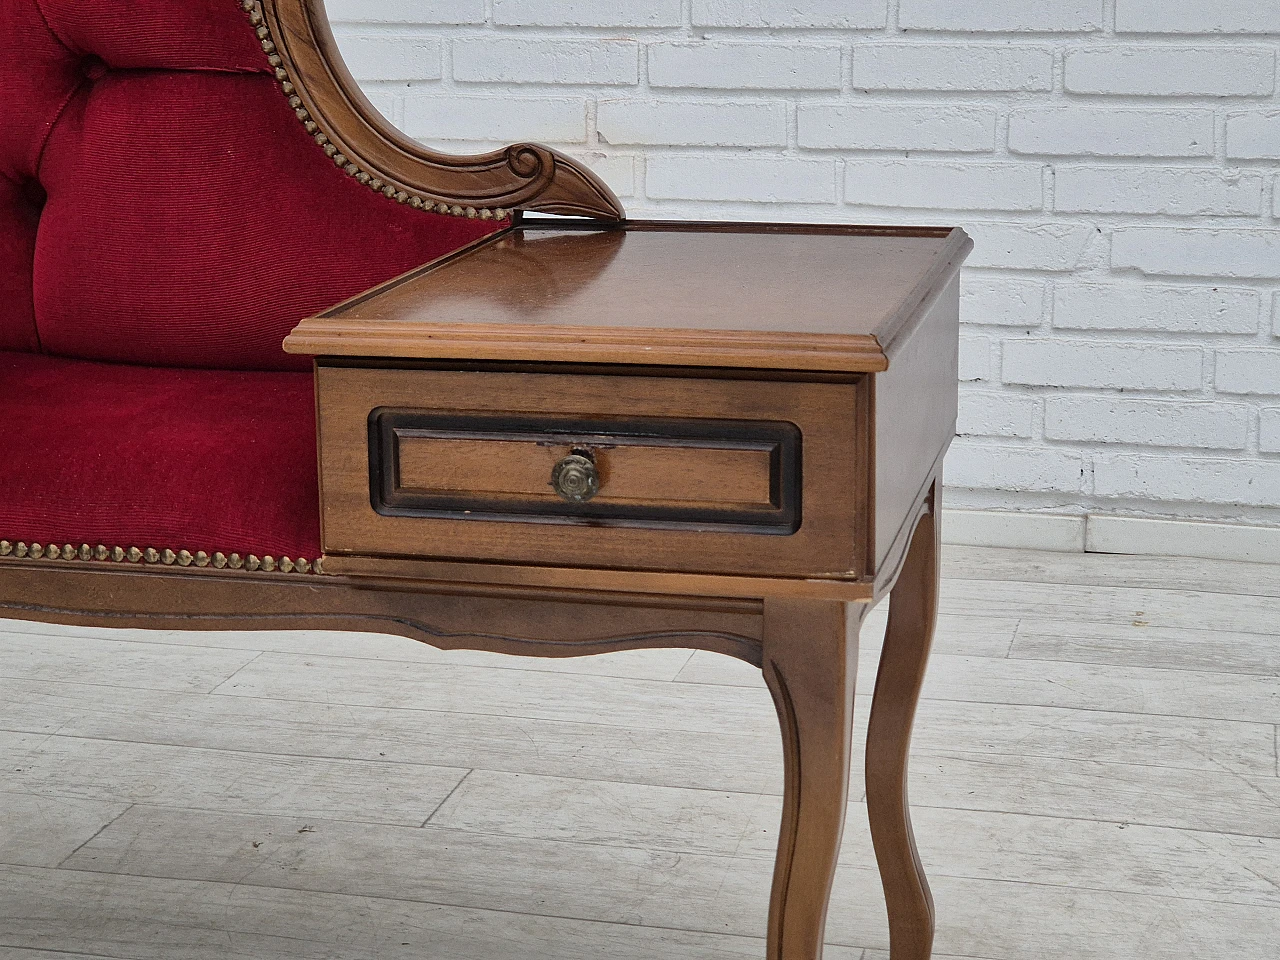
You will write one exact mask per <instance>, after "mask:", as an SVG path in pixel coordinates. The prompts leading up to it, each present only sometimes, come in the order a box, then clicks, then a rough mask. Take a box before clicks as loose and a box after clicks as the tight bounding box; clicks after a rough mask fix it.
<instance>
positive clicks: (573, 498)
mask: <svg viewBox="0 0 1280 960" xmlns="http://www.w3.org/2000/svg"><path fill="white" fill-rule="evenodd" d="M551 486H552V488H554V489H555V492H556V493H557V494H559V495H560V497H561V499H564V500H568V501H569V502H570V503H586V502H587V501H588V500H590V499H591V498H592V497H594V496H595V495H596V494H597V493H599V492H600V476H599V474H597V473H596V465H595V462H594V461H593V460H592V459H591V456H590V454H587V453H585V452H584V451H580V450H575V451H574V452H573V453H571V454H569V456H567V457H565V458H564V459H563V460H561V461H560V462H559V463H557V464H556V465H555V466H554V467H552V468H551Z"/></svg>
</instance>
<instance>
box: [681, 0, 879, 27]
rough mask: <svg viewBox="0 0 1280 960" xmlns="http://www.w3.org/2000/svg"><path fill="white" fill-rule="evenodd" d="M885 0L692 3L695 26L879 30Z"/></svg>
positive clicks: (696, 0) (697, 0) (712, 0)
mask: <svg viewBox="0 0 1280 960" xmlns="http://www.w3.org/2000/svg"><path fill="white" fill-rule="evenodd" d="M888 22H889V5H888V3H887V2H886V0H693V25H694V26H696V27H834V28H840V29H845V30H868V29H879V28H880V27H883V26H885V25H886V24H887V23H888Z"/></svg>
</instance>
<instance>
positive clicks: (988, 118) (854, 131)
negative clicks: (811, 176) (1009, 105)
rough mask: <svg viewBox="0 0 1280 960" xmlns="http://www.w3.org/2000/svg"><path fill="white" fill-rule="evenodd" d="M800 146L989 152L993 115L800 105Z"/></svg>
mask: <svg viewBox="0 0 1280 960" xmlns="http://www.w3.org/2000/svg"><path fill="white" fill-rule="evenodd" d="M797 120H798V124H799V138H800V139H799V143H800V146H801V147H805V148H809V149H819V150H832V149H839V150H924V151H928V150H945V151H955V152H960V153H991V152H992V151H993V150H994V149H995V141H996V112H995V110H991V109H981V108H976V109H975V108H968V107H951V108H950V109H933V108H928V107H922V106H919V105H917V104H912V105H910V106H905V107H904V106H903V105H902V104H897V105H884V106H878V105H870V104H867V103H865V102H859V103H844V104H805V103H802V104H800V106H799V107H798V108H797Z"/></svg>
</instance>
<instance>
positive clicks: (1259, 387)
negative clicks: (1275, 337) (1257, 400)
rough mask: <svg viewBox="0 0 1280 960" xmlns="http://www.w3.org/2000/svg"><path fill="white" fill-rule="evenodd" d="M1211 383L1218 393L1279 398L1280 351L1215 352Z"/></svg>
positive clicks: (1269, 348) (1263, 348)
mask: <svg viewBox="0 0 1280 960" xmlns="http://www.w3.org/2000/svg"><path fill="white" fill-rule="evenodd" d="M1213 382H1214V386H1215V387H1217V390H1218V392H1219V393H1239V394H1260V395H1264V396H1273V397H1280V347H1260V348H1258V349H1256V350H1219V351H1218V355H1217V362H1216V369H1215V371H1214V378H1213Z"/></svg>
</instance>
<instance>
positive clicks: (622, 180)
mask: <svg viewBox="0 0 1280 960" xmlns="http://www.w3.org/2000/svg"><path fill="white" fill-rule="evenodd" d="M573 156H574V158H575V159H577V160H581V161H582V162H583V163H585V164H586V165H587V166H588V167H590V168H591V170H592V172H593V173H595V174H596V175H598V176H599V177H600V178H601V179H603V180H604V182H605V183H607V184H608V185H609V187H610V189H612V190H613V192H614V193H616V194H617V195H618V196H620V197H634V196H635V195H636V158H635V157H630V156H625V155H622V156H619V155H616V154H603V153H595V152H586V153H584V152H581V151H575V152H574V153H573Z"/></svg>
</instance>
